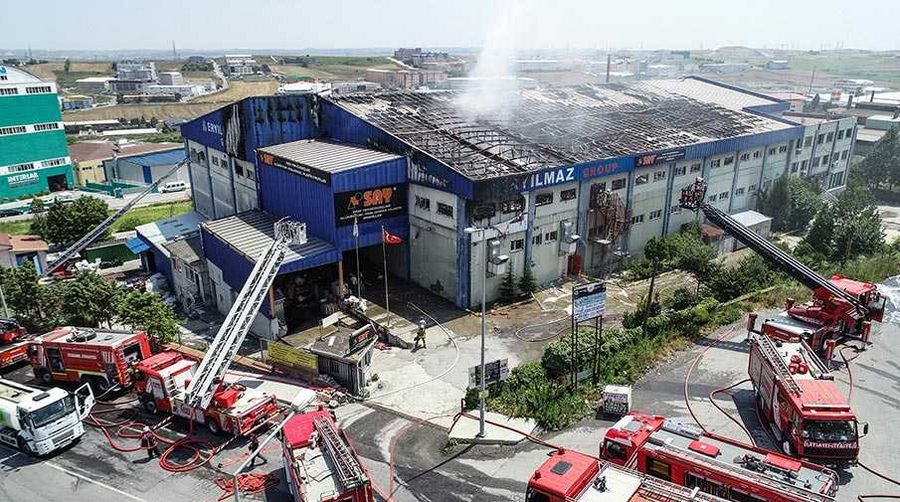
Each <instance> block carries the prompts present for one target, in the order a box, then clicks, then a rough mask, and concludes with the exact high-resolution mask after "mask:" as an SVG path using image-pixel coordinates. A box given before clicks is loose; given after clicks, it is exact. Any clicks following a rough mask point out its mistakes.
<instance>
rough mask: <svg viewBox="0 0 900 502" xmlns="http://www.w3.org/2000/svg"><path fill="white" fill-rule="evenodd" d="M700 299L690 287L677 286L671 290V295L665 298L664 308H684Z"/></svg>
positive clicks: (691, 305)
mask: <svg viewBox="0 0 900 502" xmlns="http://www.w3.org/2000/svg"><path fill="white" fill-rule="evenodd" d="M699 301H700V298H699V297H698V296H697V293H696V292H695V291H694V290H693V289H692V288H684V287H682V288H678V289H676V290H675V291H672V296H670V297H669V298H667V299H666V301H665V305H666V308H668V309H670V310H684V309H686V308H690V307H693V306H694V305H696V304H697V302H699Z"/></svg>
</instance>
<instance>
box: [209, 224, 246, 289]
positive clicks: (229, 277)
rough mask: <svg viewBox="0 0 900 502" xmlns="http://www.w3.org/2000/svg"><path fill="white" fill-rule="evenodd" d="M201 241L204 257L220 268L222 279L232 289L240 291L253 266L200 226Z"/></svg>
mask: <svg viewBox="0 0 900 502" xmlns="http://www.w3.org/2000/svg"><path fill="white" fill-rule="evenodd" d="M200 239H201V241H202V242H203V255H204V256H206V258H207V259H209V260H210V261H211V262H213V263H214V264H215V265H216V266H217V267H219V269H220V270H221V271H222V279H223V280H224V281H225V283H226V284H228V285H229V286H230V287H231V289H233V290H235V291H236V292H237V291H240V290H241V288H242V287H243V286H244V283H245V282H247V277H250V270H252V269H253V264H252V263H250V262H249V261H248V260H247V259H246V258H244V257H243V256H242V255H241V254H240V253H238V252H237V251H235V250H234V249H233V248H232V247H231V246H229V245H228V244H227V243H225V242H222V241H220V240H219V239H218V238H217V237H216V236H214V235H213V234H212V233H210V232H209V230H207V229H206V227H204V226H203V225H200Z"/></svg>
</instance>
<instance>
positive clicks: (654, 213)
mask: <svg viewBox="0 0 900 502" xmlns="http://www.w3.org/2000/svg"><path fill="white" fill-rule="evenodd" d="M661 217H662V209H657V210H656V211H650V219H651V220H656V219H659V218H661Z"/></svg>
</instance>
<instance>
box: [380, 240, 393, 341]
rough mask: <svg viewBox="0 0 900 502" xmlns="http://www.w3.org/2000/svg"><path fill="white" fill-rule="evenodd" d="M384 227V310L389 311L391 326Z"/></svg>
mask: <svg viewBox="0 0 900 502" xmlns="http://www.w3.org/2000/svg"><path fill="white" fill-rule="evenodd" d="M384 238H385V234H384V225H381V256H382V257H383V258H384V308H385V309H386V310H387V321H386V322H387V325H388V328H390V326H391V304H390V302H389V301H388V279H387V245H386V244H385V242H384V240H385V239H384Z"/></svg>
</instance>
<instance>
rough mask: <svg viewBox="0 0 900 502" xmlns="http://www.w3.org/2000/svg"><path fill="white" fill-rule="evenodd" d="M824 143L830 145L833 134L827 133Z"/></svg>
mask: <svg viewBox="0 0 900 502" xmlns="http://www.w3.org/2000/svg"><path fill="white" fill-rule="evenodd" d="M825 141H826V142H828V143H831V142H832V141H834V133H833V132H830V133H828V135H827V136H825Z"/></svg>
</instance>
